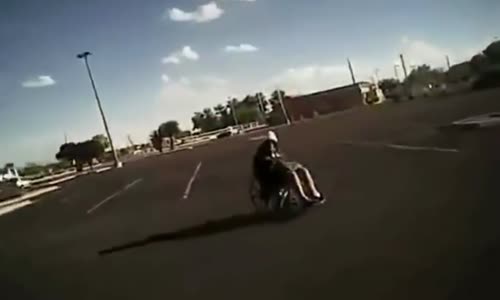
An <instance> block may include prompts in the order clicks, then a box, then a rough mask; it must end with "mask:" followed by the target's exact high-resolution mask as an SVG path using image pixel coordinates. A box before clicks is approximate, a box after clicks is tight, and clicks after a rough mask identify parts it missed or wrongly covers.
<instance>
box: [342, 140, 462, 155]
mask: <svg viewBox="0 0 500 300" xmlns="http://www.w3.org/2000/svg"><path fill="white" fill-rule="evenodd" d="M339 144H344V145H352V146H365V147H378V148H390V149H396V150H406V151H433V152H448V153H458V152H460V151H459V150H458V149H454V148H440V147H424V146H412V145H401V144H385V143H379V142H353V141H342V142H339Z"/></svg>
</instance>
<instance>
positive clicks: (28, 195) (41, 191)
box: [0, 186, 60, 207]
mask: <svg viewBox="0 0 500 300" xmlns="http://www.w3.org/2000/svg"><path fill="white" fill-rule="evenodd" d="M58 189H60V187H59V186H50V187H47V188H41V189H39V190H34V191H32V192H28V193H26V194H24V195H22V196H19V197H16V198H14V199H11V200H8V201H3V202H0V207H6V206H10V205H14V204H17V203H18V202H21V201H24V200H29V199H32V198H35V197H38V196H41V195H43V194H46V193H50V192H53V191H56V190H58Z"/></svg>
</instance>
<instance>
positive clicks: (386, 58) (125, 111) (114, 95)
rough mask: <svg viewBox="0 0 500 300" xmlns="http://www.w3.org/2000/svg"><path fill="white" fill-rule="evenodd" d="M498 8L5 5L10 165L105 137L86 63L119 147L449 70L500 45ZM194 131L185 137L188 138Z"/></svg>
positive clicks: (479, 0)
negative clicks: (260, 107)
mask: <svg viewBox="0 0 500 300" xmlns="http://www.w3.org/2000/svg"><path fill="white" fill-rule="evenodd" d="M499 15H500V2H499V1H495V0H476V1H472V0H471V1H466V0H440V1H435V0H434V1H428V0H421V1H396V0H387V1H372V0H366V1H363V0H360V1H344V0H316V1H299V0H255V1H249V0H220V1H210V0H162V1H159V0H148V1H139V0H105V1H103V0H88V1H83V2H81V1H78V2H77V1H63V0H45V1H38V0H2V1H1V2H0V120H1V121H2V122H1V124H2V125H1V127H0V136H1V137H2V140H3V141H6V142H4V143H3V145H2V146H3V147H2V148H0V163H3V162H8V161H13V162H15V163H16V164H20V165H22V164H23V163H25V162H28V161H29V162H33V161H34V162H47V161H52V160H54V154H55V152H56V151H57V149H58V147H59V145H60V144H61V143H62V142H64V135H65V134H67V136H68V138H69V139H70V140H72V141H79V140H83V139H88V138H90V137H91V136H93V135H95V134H98V133H102V132H103V129H102V123H101V121H100V119H99V114H98V110H97V107H96V104H95V100H94V98H93V94H92V91H91V89H90V84H89V81H88V77H87V75H86V73H85V69H84V66H83V64H82V61H80V60H77V59H76V54H77V53H79V52H81V51H91V52H93V53H94V55H93V56H91V57H90V63H91V66H92V69H93V72H94V76H95V79H96V81H97V85H98V89H99V92H100V95H101V98H102V101H103V106H104V109H105V112H106V114H107V116H108V119H109V120H108V121H109V124H110V127H111V131H112V134H113V136H114V139H115V140H116V143H117V144H118V146H123V145H125V143H126V136H127V134H130V135H131V137H132V139H133V140H134V141H136V142H144V141H146V140H147V136H148V133H149V132H150V131H151V130H153V129H154V128H155V127H157V126H158V124H159V123H161V122H163V121H167V120H170V119H176V120H178V121H179V122H180V123H181V125H182V126H183V127H185V128H188V127H190V126H191V124H190V120H189V119H190V116H191V115H192V113H193V112H194V111H197V110H202V109H203V108H205V107H213V106H214V105H215V104H217V103H220V102H225V101H226V99H227V97H228V96H242V95H244V94H245V93H255V92H257V91H264V92H270V91H271V90H272V89H274V88H276V87H280V88H284V89H285V90H287V91H289V92H290V93H292V94H296V93H305V92H310V91H314V90H318V89H322V88H328V87H331V86H335V85H340V84H344V83H348V81H349V74H348V72H347V69H346V66H345V59H346V57H350V58H351V60H352V61H353V64H354V69H355V71H356V75H357V77H358V78H359V79H364V80H370V78H371V77H372V76H373V74H374V73H375V69H378V70H379V76H380V77H385V76H392V75H393V66H394V63H395V62H396V59H397V55H398V53H400V52H403V53H404V54H405V55H406V57H407V60H408V61H409V63H410V64H419V63H429V64H432V65H433V66H436V67H442V66H443V65H444V63H445V59H444V55H446V54H448V55H450V57H451V59H452V61H453V62H459V61H461V60H464V59H468V58H469V57H470V56H471V55H473V54H475V53H477V52H478V51H480V50H481V49H483V48H484V46H486V45H487V44H488V43H489V42H491V41H493V40H494V38H495V37H497V36H499V35H500V32H499V31H500V29H499V28H500V18H498V16H499ZM188 129H189V128H188Z"/></svg>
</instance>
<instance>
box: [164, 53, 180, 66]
mask: <svg viewBox="0 0 500 300" xmlns="http://www.w3.org/2000/svg"><path fill="white" fill-rule="evenodd" d="M162 62H163V63H164V64H174V65H178V64H180V63H181V60H180V59H179V57H177V56H176V55H174V54H171V55H169V56H167V57H164V58H163V59H162Z"/></svg>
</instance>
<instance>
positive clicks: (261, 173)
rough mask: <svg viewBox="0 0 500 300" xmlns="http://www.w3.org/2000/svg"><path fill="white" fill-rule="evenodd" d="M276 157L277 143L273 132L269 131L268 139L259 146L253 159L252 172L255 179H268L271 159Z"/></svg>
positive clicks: (277, 153) (277, 151) (277, 152)
mask: <svg viewBox="0 0 500 300" xmlns="http://www.w3.org/2000/svg"><path fill="white" fill-rule="evenodd" d="M278 155H279V147H278V141H277V138H276V135H275V134H274V132H272V131H270V132H269V133H268V138H267V139H266V140H265V141H263V142H262V143H261V144H260V145H259V147H258V148H257V151H256V152H255V155H254V157H253V171H254V175H255V177H257V179H259V180H265V179H267V178H268V175H269V174H270V169H271V168H272V165H273V161H272V159H273V158H274V157H276V156H278Z"/></svg>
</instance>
